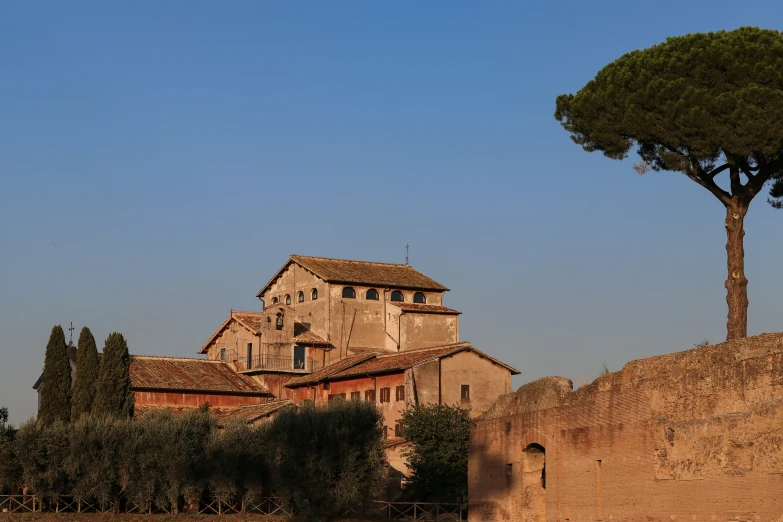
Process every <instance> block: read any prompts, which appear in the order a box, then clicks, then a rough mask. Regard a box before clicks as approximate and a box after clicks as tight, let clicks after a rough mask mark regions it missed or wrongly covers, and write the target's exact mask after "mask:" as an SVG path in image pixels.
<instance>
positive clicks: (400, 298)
mask: <svg viewBox="0 0 783 522" xmlns="http://www.w3.org/2000/svg"><path fill="white" fill-rule="evenodd" d="M391 300H392V301H397V302H398V303H402V302H403V301H405V297H404V296H403V295H402V292H400V291H399V290H395V291H394V292H392V295H391Z"/></svg>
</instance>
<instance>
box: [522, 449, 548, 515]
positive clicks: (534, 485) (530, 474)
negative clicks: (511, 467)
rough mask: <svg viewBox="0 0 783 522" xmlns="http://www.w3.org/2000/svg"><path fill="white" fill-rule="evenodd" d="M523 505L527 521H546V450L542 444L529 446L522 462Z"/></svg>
mask: <svg viewBox="0 0 783 522" xmlns="http://www.w3.org/2000/svg"><path fill="white" fill-rule="evenodd" d="M522 474H523V475H522V477H523V481H522V504H523V505H524V506H525V508H526V511H527V519H528V520H535V521H545V520H546V450H545V449H544V447H543V446H542V445H540V444H535V443H534V444H528V445H527V446H526V447H525V450H524V453H523V460H522Z"/></svg>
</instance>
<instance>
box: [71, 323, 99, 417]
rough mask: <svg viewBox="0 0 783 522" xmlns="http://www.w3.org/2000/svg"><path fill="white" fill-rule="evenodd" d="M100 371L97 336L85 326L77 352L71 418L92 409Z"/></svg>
mask: <svg viewBox="0 0 783 522" xmlns="http://www.w3.org/2000/svg"><path fill="white" fill-rule="evenodd" d="M99 371H100V359H98V347H97V346H95V337H93V336H92V332H90V329H89V328H87V327H86V326H85V327H84V328H82V331H81V333H80V334H79V345H78V351H77V352H76V381H75V382H74V385H73V398H72V399H71V418H72V419H73V420H76V419H78V418H79V417H80V416H81V415H82V414H84V413H90V412H91V411H92V403H93V400H94V399H95V385H96V381H97V380H98V372H99Z"/></svg>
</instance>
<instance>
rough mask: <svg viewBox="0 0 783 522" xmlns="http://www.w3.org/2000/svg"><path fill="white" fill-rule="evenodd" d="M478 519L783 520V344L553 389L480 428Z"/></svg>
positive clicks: (544, 384)
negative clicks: (578, 385) (574, 386)
mask: <svg viewBox="0 0 783 522" xmlns="http://www.w3.org/2000/svg"><path fill="white" fill-rule="evenodd" d="M469 501H470V504H471V507H470V509H471V510H470V516H471V520H476V521H479V520H480V521H485V520H511V521H515V520H519V521H522V520H558V521H566V520H571V521H576V520H581V521H590V520H592V521H597V520H613V521H614V520H617V521H619V520H628V521H632V520H640V521H641V520H643V521H645V522H647V521H657V520H661V521H663V520H666V521H672V520H689V521H691V520H696V521H700V520H704V521H713V520H748V521H751V520H753V521H755V520H765V521H766V520H768V521H781V520H783V334H764V335H760V336H755V337H751V338H747V339H743V340H740V341H734V342H730V343H723V344H719V345H713V346H708V347H705V348H699V349H694V350H689V351H686V352H679V353H675V354H670V355H664V356H659V357H653V358H650V359H643V360H639V361H633V362H630V363H628V364H627V365H626V366H625V368H623V370H622V371H619V372H616V373H612V374H609V375H606V376H603V377H601V378H599V379H598V380H596V381H595V382H594V383H592V384H590V385H588V386H584V387H582V388H580V389H579V390H576V391H571V384H570V381H567V380H566V379H562V378H558V377H551V378H545V379H541V380H539V381H534V382H532V383H530V384H528V385H526V386H523V387H522V388H520V390H519V391H518V392H516V393H512V394H508V395H505V396H503V397H502V398H501V399H499V400H498V401H497V403H496V404H495V405H494V406H493V407H492V409H490V410H489V411H488V412H487V414H486V415H485V416H484V417H483V418H481V419H479V420H478V421H477V424H476V427H475V429H474V430H473V431H472V433H471V440H470V456H469Z"/></svg>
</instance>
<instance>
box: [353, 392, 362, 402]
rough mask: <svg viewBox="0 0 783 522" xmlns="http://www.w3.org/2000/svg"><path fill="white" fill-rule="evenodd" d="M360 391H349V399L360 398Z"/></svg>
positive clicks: (356, 399)
mask: <svg viewBox="0 0 783 522" xmlns="http://www.w3.org/2000/svg"><path fill="white" fill-rule="evenodd" d="M361 398H362V397H361V392H351V400H352V401H358V400H359V399H361Z"/></svg>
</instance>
